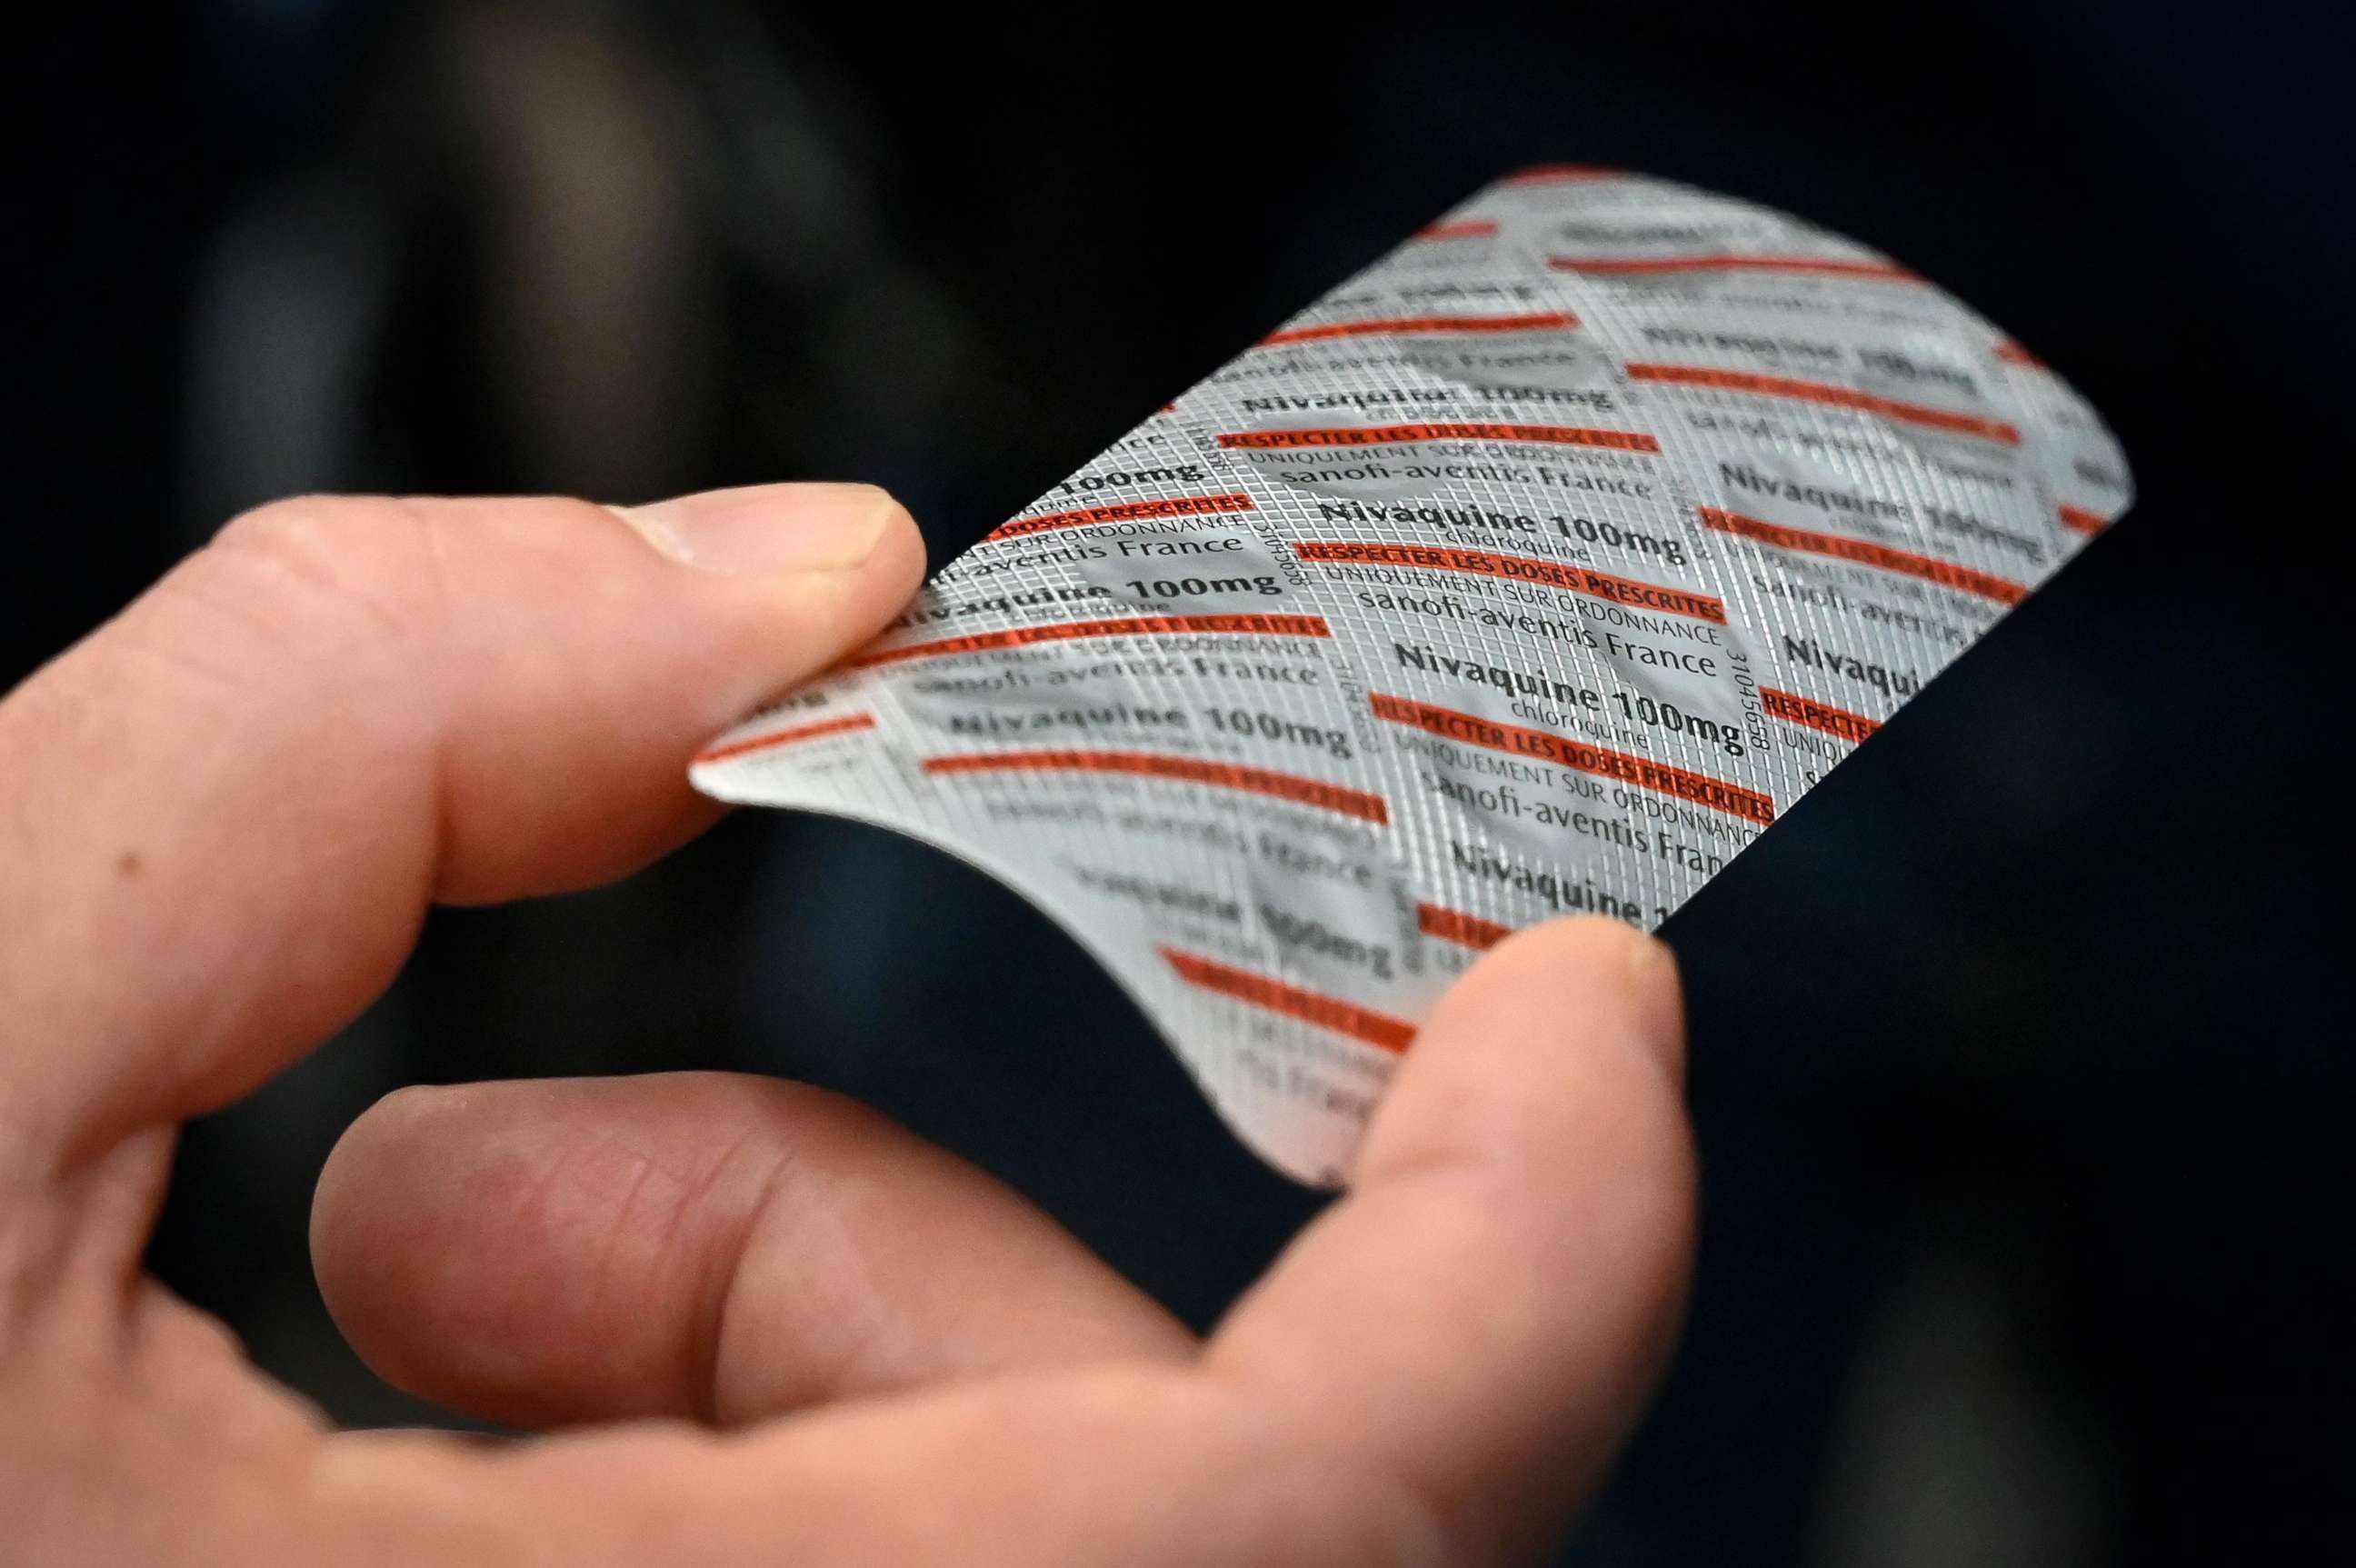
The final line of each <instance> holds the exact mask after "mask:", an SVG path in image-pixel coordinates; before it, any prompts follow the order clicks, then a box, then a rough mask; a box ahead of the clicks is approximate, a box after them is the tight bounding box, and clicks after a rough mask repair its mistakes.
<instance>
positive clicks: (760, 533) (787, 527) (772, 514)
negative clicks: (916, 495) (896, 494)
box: [607, 484, 906, 577]
mask: <svg viewBox="0 0 2356 1568" xmlns="http://www.w3.org/2000/svg"><path fill="white" fill-rule="evenodd" d="M607 510H610V511H612V512H613V513H614V515H615V516H616V517H618V518H620V519H621V520H622V521H624V522H626V523H628V524H629V525H630V527H631V528H633V529H634V530H636V531H637V534H638V536H639V537H640V538H642V539H644V540H645V541H646V542H648V543H649V544H651V545H653V546H654V547H655V548H656V549H658V550H659V551H661V552H662V553H664V554H666V555H668V556H669V557H670V558H671V559H672V560H674V561H684V562H685V563H687V564H689V565H691V566H700V567H701V568H702V569H703V570H705V571H707V572H723V573H726V574H728V575H731V576H738V577H766V576H774V575H780V574H784V573H788V572H838V571H841V570H843V569H844V568H846V567H851V566H856V565H858V564H860V563H861V562H862V561H864V560H866V559H867V557H868V556H870V555H872V554H873V553H874V551H875V546H876V544H877V543H878V542H881V541H882V539H883V535H884V532H886V531H887V530H888V529H890V528H891V527H892V525H893V523H894V521H896V520H897V519H900V518H902V517H905V515H906V513H905V511H904V510H902V508H901V506H900V503H899V502H898V501H895V500H894V499H892V497H891V495H890V494H889V493H888V492H886V491H883V490H881V489H876V488H875V487H874V486H873V485H824V484H795V485H744V486H742V487H740V488H738V489H728V490H705V491H703V492H701V494H699V495H691V496H679V497H675V498H673V499H670V500H661V501H654V502H650V503H649V504H648V505H646V506H634V507H618V506H617V507H610V508H608V509H607Z"/></svg>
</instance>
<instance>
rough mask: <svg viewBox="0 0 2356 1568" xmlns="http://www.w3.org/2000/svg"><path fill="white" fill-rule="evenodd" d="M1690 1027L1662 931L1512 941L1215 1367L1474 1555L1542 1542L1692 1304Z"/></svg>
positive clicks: (1451, 1015)
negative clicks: (1417, 1508)
mask: <svg viewBox="0 0 2356 1568" xmlns="http://www.w3.org/2000/svg"><path fill="white" fill-rule="evenodd" d="M1683 1031H1684V1025H1683V1016H1682V1006H1681V1004H1680V1001H1679V997H1678V990H1677V982H1676V962H1675V961H1674V959H1673V958H1672V957H1671V956H1670V954H1669V951H1668V950H1667V949H1666V948H1665V947H1664V946H1662V945H1661V944H1660V943H1658V942H1656V941H1655V940H1652V939H1650V938H1648V937H1644V936H1643V935H1641V934H1639V933H1637V932H1635V931H1633V930H1631V929H1628V928H1626V927H1624V926H1621V925H1619V924H1618V923H1616V922H1614V921H1610V920H1605V919H1601V918H1584V919H1578V920H1564V921H1557V922H1554V923H1552V924H1549V925H1546V926H1541V927H1538V928H1536V929H1532V930H1529V931H1526V932H1524V933H1522V934H1520V935H1518V936H1516V937H1515V938H1513V939H1511V940H1508V941H1506V942H1505V943H1504V944H1503V945H1502V946H1500V947H1499V948H1498V949H1497V950H1494V952H1492V953H1491V954H1490V955H1489V956H1488V957H1487V958H1485V959H1484V960H1483V961H1482V962H1481V963H1480V964H1479V965H1478V966H1476V968H1475V969H1474V970H1473V971H1472V972H1471V973H1470V974H1468V975H1467V976H1466V977H1465V979H1464V980H1463V981H1462V982H1461V983H1459V984H1458V985H1457V986H1456V987H1455V989H1453V990H1452V991H1451V992H1450V993H1448V994H1447V995H1446V996H1445V997H1444V998H1443V999H1442V1000H1441V1002H1440V1006H1439V1007H1438V1009H1437V1010H1436V1011H1435V1012H1434V1014H1433V1015H1432V1017H1431V1019H1430V1022H1429V1023H1428V1024H1427V1025H1426V1026H1424V1029H1423V1031H1422V1033H1421V1034H1420V1035H1419V1036H1417V1039H1416V1043H1415V1046H1414V1047H1413V1048H1412V1049H1411V1050H1410V1051H1408V1054H1407V1057H1406V1058H1405V1060H1404V1061H1403V1062H1402V1064H1401V1067H1400V1069H1399V1072H1398V1077H1397V1078H1396V1079H1394V1080H1393V1082H1392V1085H1391V1087H1390V1090H1389V1091H1388V1093H1387V1096H1386V1098H1385V1100H1384V1101H1383V1103H1382V1106H1381V1108H1380V1110H1379V1111H1378V1112H1376V1117H1375V1121H1374V1123H1373V1126H1372V1128H1371V1129H1370V1131H1369V1133H1368V1135H1367V1139H1366V1143H1365V1146H1364V1149H1363V1151H1362V1152H1361V1155H1360V1160H1359V1167H1358V1174H1357V1177H1356V1182H1355V1187H1354V1189H1353V1191H1352V1192H1351V1193H1350V1195H1349V1196H1348V1197H1345V1198H1344V1199H1343V1200H1342V1201H1341V1202H1339V1203H1337V1204H1336V1205H1334V1206H1333V1208H1330V1209H1328V1210H1327V1211H1326V1212H1325V1213H1324V1215H1323V1216H1322V1217H1321V1218H1320V1219H1318V1221H1317V1222H1316V1223H1315V1224H1314V1225H1312V1227H1311V1228H1310V1229H1309V1230H1307V1231H1305V1232H1303V1234H1302V1235H1301V1237H1300V1239H1299V1240H1296V1241H1295V1242H1294V1243H1293V1245H1292V1246H1291V1248H1290V1250H1288V1251H1286V1253H1285V1254H1284V1255H1283V1256H1282V1257H1281V1258H1280V1259H1279V1260H1278V1262H1277V1264H1276V1266H1275V1267H1274V1268H1273V1269H1272V1270H1271V1271H1270V1272H1269V1273H1268V1274H1267V1275H1266V1276H1265V1277H1264V1278H1263V1279H1262V1280H1261V1282H1260V1283H1258V1285H1257V1286H1256V1287H1255V1288H1254V1289H1253V1290H1252V1292H1251V1293H1250V1294H1248V1295H1247V1296H1246V1297H1245V1298H1244V1299H1243V1300H1242V1301H1241V1302H1240V1303H1238V1304H1237V1306H1236V1308H1235V1309H1234V1311H1233V1312H1232V1314H1231V1315H1230V1316H1229V1317H1228V1319H1227V1321H1226V1323H1225V1324H1224V1325H1222V1326H1221V1327H1220V1329H1219V1331H1218V1333H1217V1334H1216V1336H1215V1337H1214V1338H1213V1340H1212V1341H1211V1343H1210V1345H1209V1347H1208V1349H1207V1351H1206V1360H1205V1365H1206V1367H1207V1368H1208V1369H1211V1370H1212V1371H1214V1372H1215V1373H1220V1374H1224V1375H1226V1376H1230V1377H1233V1378H1236V1379H1237V1380H1241V1381H1243V1382H1245V1383H1247V1384H1248V1385H1249V1386H1250V1387H1251V1389H1252V1391H1253V1393H1254V1396H1255V1398H1256V1400H1257V1402H1258V1405H1259V1408H1261V1409H1262V1410H1263V1411H1264V1412H1266V1413H1267V1414H1268V1416H1269V1419H1270V1420H1271V1421H1272V1422H1274V1423H1276V1425H1277V1426H1278V1428H1279V1430H1280V1431H1282V1432H1285V1433H1288V1434H1291V1435H1293V1436H1294V1437H1295V1438H1296V1439H1297V1440H1298V1441H1299V1442H1300V1443H1301V1444H1302V1445H1303V1446H1304V1447H1307V1448H1312V1449H1314V1450H1316V1451H1318V1452H1322V1453H1324V1454H1327V1455H1336V1456H1340V1457H1343V1458H1344V1459H1347V1460H1351V1461H1354V1462H1355V1463H1357V1464H1359V1465H1361V1466H1364V1467H1365V1468H1366V1469H1368V1470H1370V1471H1371V1472H1373V1473H1374V1474H1376V1475H1377V1476H1379V1477H1384V1478H1386V1479H1387V1480H1389V1481H1391V1482H1393V1483H1395V1484H1396V1485H1398V1486H1399V1487H1404V1488H1406V1489H1407V1490H1408V1493H1409V1494H1410V1495H1411V1496H1412V1497H1414V1498H1416V1499H1418V1501H1419V1503H1420V1504H1421V1505H1422V1506H1423V1507H1424V1508H1426V1509H1429V1511H1430V1513H1431V1514H1432V1516H1433V1517H1434V1518H1435V1520H1437V1521H1438V1523H1439V1525H1440V1529H1441V1530H1443V1531H1444V1532H1445V1533H1446V1534H1448V1535H1449V1536H1451V1538H1453V1539H1454V1540H1455V1541H1456V1542H1457V1543H1458V1544H1459V1545H1460V1546H1461V1547H1462V1548H1464V1549H1465V1552H1464V1554H1465V1556H1466V1557H1467V1558H1468V1559H1469V1560H1472V1561H1492V1560H1496V1559H1498V1558H1500V1557H1504V1558H1512V1557H1514V1556H1515V1554H1517V1553H1519V1552H1524V1551H1527V1550H1531V1549H1533V1548H1535V1547H1536V1546H1537V1544H1538V1543H1540V1542H1543V1541H1545V1540H1546V1539H1547V1537H1548V1534H1549V1532H1550V1531H1552V1530H1554V1529H1556V1528H1557V1527H1558V1525H1559V1523H1560V1521H1561V1520H1562V1519H1563V1517H1565V1515H1566V1514H1567V1512H1568V1510H1569V1508H1570V1507H1571V1506H1572V1505H1573V1504H1574V1503H1575V1502H1576V1501H1577V1499H1578V1498H1580V1496H1581V1495H1583V1494H1584V1492H1585V1491H1586V1490H1587V1488H1588V1487H1590V1486H1591V1485H1592V1483H1593V1481H1594V1479H1595V1477H1596V1473H1597V1471H1598V1470H1599V1469H1600V1467H1601V1465H1602V1463H1603V1461H1604V1460H1605V1459H1606V1458H1607V1457H1608V1456H1609V1455H1610V1454H1611V1452H1612V1449H1613V1448H1614V1447H1615V1446H1616V1445H1617V1444H1618V1441H1619V1438H1620V1437H1621V1435H1622V1432H1623V1431H1624V1429H1625V1427H1626V1426H1627V1425H1628V1424H1629V1423H1630V1422H1631V1421H1632V1420H1633V1417H1634V1414H1635V1412H1636V1410H1637V1408H1638V1406H1639V1405H1640V1403H1641V1402H1642V1400H1643V1397H1644V1393H1645V1391H1647V1389H1648V1388H1649V1386H1650V1383H1651V1380H1652V1378H1653V1376H1654V1375H1655V1372H1656V1371H1657V1370H1658V1369H1659V1366H1660V1363H1661V1360H1662V1359H1663V1357H1664V1355H1665V1351H1666V1348H1667V1346H1668V1343H1669V1339H1670V1337H1671V1334H1672V1332H1673V1330H1674V1328H1675V1326H1676V1317H1677V1313H1678V1309H1679V1306H1680V1304H1681V1302H1682V1300H1683V1296H1684V1288H1685V1281H1686V1274H1687V1267H1688V1263H1689V1260H1690V1251H1691V1245H1692V1230H1693V1202H1694V1187H1695V1182H1694V1165H1693V1155H1692V1147H1691V1141H1690V1137H1689V1135H1688V1132H1687V1123H1686V1119H1685V1115H1684V1111H1683V1107H1682V1103H1681V1098H1680V1084H1681V1079H1682V1071H1683V1050H1684V1039H1683Z"/></svg>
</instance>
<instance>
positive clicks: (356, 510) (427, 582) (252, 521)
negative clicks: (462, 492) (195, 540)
mask: <svg viewBox="0 0 2356 1568" xmlns="http://www.w3.org/2000/svg"><path fill="white" fill-rule="evenodd" d="M427 526H428V525H427V524H426V523H425V522H424V521H423V520H422V519H420V518H419V517H418V516H417V515H416V514H415V513H414V512H413V511H412V510H411V509H410V508H408V507H406V506H404V505H403V504H402V503H401V502H399V501H394V500H388V499H369V498H355V497H346V496H298V497H295V498H292V499H286V500H278V501H272V502H270V503H268V504H266V505H263V506H259V507H256V508H254V509H252V510H250V511H247V512H243V513H241V514H240V515H239V516H237V517H235V518H233V519H231V520H230V521H229V523H228V524H226V525H225V526H224V527H223V528H222V529H221V530H220V532H218V533H217V534H215V535H214V536H213V541H212V544H211V546H210V548H209V549H208V550H207V551H205V552H204V553H203V554H202V556H201V557H200V563H201V564H202V565H203V567H204V568H205V569H206V570H207V574H208V576H209V582H208V586H209V587H210V588H212V589H213V590H214V591H216V592H220V593H225V594H226V595H228V596H230V597H231V598H232V599H234V600H235V601H237V602H238V603H240V604H242V605H245V606H248V607H251V608H252V609H253V610H255V611H257V612H261V613H263V614H265V615H266V616H267V617H269V618H271V619H272V621H273V624H274V625H277V626H279V627H282V628H297V629H300V628H307V627H309V626H310V625H311V624H312V623H314V622H324V623H325V624H327V625H330V626H343V627H348V625H349V624H350V623H351V621H352V620H353V619H354V618H361V619H363V620H365V621H367V622H369V623H373V625H374V628H375V629H377V630H379V631H391V632H403V631H407V630H409V629H412V628H414V627H415V625H416V624H417V623H418V621H419V619H420V618H421V616H422V615H423V612H424V611H425V610H426V609H427V608H428V607H429V606H430V603H431V597H432V590H433V588H434V582H433V579H432V575H431V574H430V573H429V572H428V571H426V570H424V569H423V568H424V567H426V566H427V565H429V564H430V561H431V550H430V546H429V542H428V541H427V540H426V539H424V538H423V533H424V532H425V529H426V527H427Z"/></svg>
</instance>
